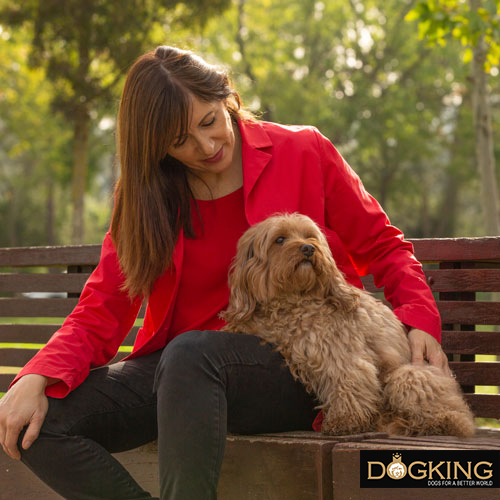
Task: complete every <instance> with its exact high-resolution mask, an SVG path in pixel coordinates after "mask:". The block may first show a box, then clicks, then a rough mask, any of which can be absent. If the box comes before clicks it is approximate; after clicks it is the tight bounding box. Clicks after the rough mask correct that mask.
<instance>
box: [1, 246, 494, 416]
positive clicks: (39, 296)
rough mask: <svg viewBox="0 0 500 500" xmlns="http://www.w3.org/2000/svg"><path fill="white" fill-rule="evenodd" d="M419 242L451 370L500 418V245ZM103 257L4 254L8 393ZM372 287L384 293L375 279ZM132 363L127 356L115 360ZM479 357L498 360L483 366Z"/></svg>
mask: <svg viewBox="0 0 500 500" xmlns="http://www.w3.org/2000/svg"><path fill="white" fill-rule="evenodd" d="M412 242H413V244H414V247H415V254H416V256H417V258H418V259H419V260H420V261H421V262H422V263H423V264H424V268H425V272H426V276H427V279H428V283H429V285H430V286H431V289H432V290H433V292H435V295H436V300H437V304H438V307H439V310H440V312H441V316H442V323H443V336H442V345H443V349H444V350H445V352H446V353H447V354H448V355H449V359H450V366H451V368H452V370H453V371H454V372H455V374H456V376H457V380H458V381H459V382H460V384H461V385H462V387H463V389H464V392H465V393H466V397H467V399H468V401H469V403H470V405H471V407H472V409H473V411H474V413H475V415H476V416H478V417H488V418H500V394H498V390H499V386H500V363H499V362H498V361H497V359H496V356H498V355H500V326H499V325H500V237H495V238H459V239H448V238H445V239H420V240H412ZM99 252H100V247H99V246H98V245H82V246H65V247H33V248H4V249H0V270H1V269H2V268H3V269H4V271H5V272H2V273H1V274H0V318H3V320H4V321H3V323H0V392H4V391H5V390H6V388H7V387H8V384H9V383H10V381H11V380H12V379H13V377H14V375H15V373H16V372H17V371H18V370H19V368H20V367H21V366H23V365H24V364H25V363H26V362H27V361H28V360H29V359H30V358H31V357H32V356H33V355H34V354H35V353H36V352H37V351H38V349H39V348H40V347H41V344H44V343H45V342H47V340H48V339H49V338H50V336H51V335H52V333H53V332H54V331H55V330H56V329H57V324H60V323H61V322H62V320H63V319H64V317H66V316H67V315H68V314H69V313H70V312H71V311H72V309H73V307H74V306H75V304H76V303H77V301H78V296H79V293H80V291H81V289H82V287H83V285H84V283H85V281H86V279H87V278H88V276H89V274H90V272H91V271H92V269H93V268H94V267H95V265H96V264H97V262H98V260H99ZM364 283H365V287H366V288H367V289H368V290H370V291H373V292H376V290H375V288H374V286H373V284H372V282H370V279H369V278H367V279H364ZM51 294H54V295H55V296H51ZM10 318H12V319H13V320H12V321H10ZM14 318H15V321H21V322H20V323H16V322H14ZM54 318H58V320H56V321H54ZM30 321H31V323H30ZM33 322H34V323H33ZM137 328H138V327H137V326H136V327H134V328H133V329H132V331H131V332H130V333H129V335H128V336H127V338H126V339H125V342H124V344H123V346H124V347H123V349H122V351H127V350H130V346H132V345H133V341H134V338H135V334H136V332H137ZM124 355H125V352H120V353H119V354H118V355H117V357H116V358H115V359H120V358H121V357H123V356H124ZM476 355H491V356H492V358H491V359H490V360H489V361H485V360H484V359H480V360H478V359H477V356H476ZM477 386H490V387H489V389H488V390H489V391H490V392H492V393H490V394H479V393H475V388H476V387H477ZM491 386H492V387H491ZM478 392H479V391H478Z"/></svg>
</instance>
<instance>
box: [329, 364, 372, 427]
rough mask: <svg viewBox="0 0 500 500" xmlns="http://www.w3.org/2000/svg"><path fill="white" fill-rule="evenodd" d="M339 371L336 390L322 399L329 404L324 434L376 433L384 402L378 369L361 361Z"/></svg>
mask: <svg viewBox="0 0 500 500" xmlns="http://www.w3.org/2000/svg"><path fill="white" fill-rule="evenodd" d="M335 368H336V369H335V372H336V373H335V377H334V379H335V381H334V383H335V387H332V388H331V389H330V390H328V389H327V390H325V391H324V394H323V397H321V396H320V400H321V401H325V403H324V405H323V413H324V418H323V424H322V428H321V431H322V432H323V433H325V434H332V435H347V434H359V433H362V432H370V431H374V430H376V428H377V422H378V420H379V417H380V405H381V400H382V398H381V394H382V388H381V384H380V382H379V379H378V370H377V367H376V366H375V365H374V364H372V363H371V362H369V361H367V360H363V359H359V358H358V359H356V360H355V362H354V366H353V365H350V366H348V367H345V369H342V368H343V367H338V366H337V367H335Z"/></svg>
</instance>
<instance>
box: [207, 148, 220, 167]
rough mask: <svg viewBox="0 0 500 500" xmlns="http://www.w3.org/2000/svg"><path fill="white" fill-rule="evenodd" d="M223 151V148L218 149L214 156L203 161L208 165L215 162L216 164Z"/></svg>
mask: <svg viewBox="0 0 500 500" xmlns="http://www.w3.org/2000/svg"><path fill="white" fill-rule="evenodd" d="M223 150H224V147H221V148H220V149H219V151H218V152H217V153H215V155H214V156H212V157H211V158H206V159H205V160H203V161H206V162H208V163H216V162H218V161H219V160H220V159H221V158H222V155H223V154H224V151H223Z"/></svg>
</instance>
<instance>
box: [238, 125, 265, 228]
mask: <svg viewBox="0 0 500 500" xmlns="http://www.w3.org/2000/svg"><path fill="white" fill-rule="evenodd" d="M238 125H239V127H240V133H241V155H242V164H243V193H244V198H245V214H246V217H247V221H248V223H249V224H250V225H251V224H254V223H255V222H257V221H256V220H254V219H255V217H253V216H252V214H251V212H252V211H251V210H249V209H248V206H249V202H248V199H249V197H250V194H251V192H252V190H253V188H254V186H255V184H256V183H257V180H258V179H259V177H260V176H261V174H262V172H263V170H264V169H265V167H266V165H267V164H268V163H269V161H270V160H271V158H272V153H271V152H270V151H269V149H270V148H271V147H272V145H273V143H272V142H271V139H270V137H269V136H268V134H267V132H266V131H265V130H264V129H263V127H262V126H261V125H260V123H259V122H256V123H254V122H245V121H240V122H238Z"/></svg>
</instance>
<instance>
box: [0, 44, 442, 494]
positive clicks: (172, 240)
mask: <svg viewBox="0 0 500 500" xmlns="http://www.w3.org/2000/svg"><path fill="white" fill-rule="evenodd" d="M118 151H119V157H120V165H121V176H120V180H119V182H118V184H117V188H116V198H115V210H114V213H113V218H112V223H111V230H110V232H108V233H107V234H106V237H105V239H104V243H103V246H102V254H101V259H100V262H99V265H98V267H97V268H96V270H95V271H94V273H93V274H92V276H91V277H90V279H89V280H88V282H87V284H86V285H85V288H84V290H83V293H82V295H81V298H80V301H79V304H78V305H77V306H76V308H75V310H74V311H73V312H72V313H71V315H70V316H69V317H68V318H67V319H66V321H65V322H64V324H63V325H62V327H61V328H60V329H59V330H58V331H57V332H56V334H55V335H54V336H53V337H52V339H51V340H50V342H49V343H48V344H47V346H46V347H44V348H43V349H42V350H41V351H40V353H39V354H38V355H37V356H35V358H34V359H33V360H32V361H30V362H29V363H28V364H27V365H26V367H25V368H24V369H23V370H22V371H21V373H20V374H19V375H18V377H17V378H16V380H15V381H14V383H13V386H12V387H11V389H10V390H9V391H8V392H7V394H6V395H5V396H4V398H3V399H2V400H1V403H0V442H1V444H2V447H3V448H4V450H5V451H6V453H8V454H9V455H10V456H11V457H13V458H21V459H22V460H23V462H25V463H26V464H27V465H28V466H29V467H30V468H31V469H32V470H33V471H34V472H35V473H36V474H37V475H38V476H39V477H40V478H41V479H42V480H44V481H45V482H46V483H47V484H49V485H50V486H51V487H52V488H53V489H54V490H56V491H57V492H59V493H60V494H61V495H62V496H64V497H66V498H70V499H83V498H85V499H88V498H92V499H98V498H102V499H104V498H106V499H111V498H116V499H120V500H124V499H138V498H151V497H150V495H149V493H147V492H145V491H143V490H142V489H141V488H140V487H139V486H138V485H137V484H136V483H135V481H134V480H133V479H132V478H131V477H130V475H129V474H128V473H127V472H126V471H125V469H124V468H123V467H122V466H121V465H120V464H119V463H118V462H116V461H115V460H114V459H113V458H112V456H111V455H110V453H111V452H117V451H122V450H126V449H130V448H133V447H136V446H139V445H141V444H143V443H147V442H149V441H152V440H154V439H156V438H158V446H159V464H160V480H161V498H162V499H175V500H179V499H190V500H193V499H212V498H216V488H217V480H218V476H219V472H220V466H221V462H222V458H223V454H224V445H225V438H226V430H229V431H231V432H235V433H258V432H259V433H260V432H274V431H286V430H291V429H310V428H311V426H312V425H313V421H314V419H315V417H316V413H317V412H316V411H315V410H314V406H315V404H316V401H315V399H314V396H313V395H310V394H308V393H307V392H306V391H305V389H304V388H303V387H302V386H301V385H300V384H299V383H297V382H295V381H294V380H293V378H292V376H291V375H290V373H289V371H288V369H287V368H286V367H285V366H283V362H282V359H281V358H280V356H279V355H278V354H277V353H276V352H273V351H272V349H270V348H269V346H262V345H260V343H259V341H258V339H257V338H253V337H251V336H245V335H238V334H233V333H226V332H216V331H217V330H218V329H219V328H220V327H221V326H222V324H223V323H222V320H221V319H220V318H219V316H218V314H219V312H220V311H221V310H223V309H224V308H225V307H226V305H227V300H228V294H229V291H228V288H227V284H226V281H227V270H228V267H229V264H230V261H231V259H232V257H233V256H234V254H235V250H236V242H237V240H238V238H239V237H240V236H241V234H242V233H243V232H244V231H245V230H246V229H247V228H248V227H249V226H250V225H252V224H254V223H256V222H258V221H260V220H262V219H264V218H266V217H268V216H269V215H271V214H273V213H276V212H296V211H297V212H302V213H304V214H306V215H309V216H310V217H312V218H313V219H314V220H315V221H316V222H317V223H318V224H320V225H321V226H322V228H323V229H324V231H325V233H326V235H327V238H328V241H329V244H330V246H331V249H332V253H333V255H334V257H335V259H336V261H337V264H338V265H339V267H340V268H341V269H342V271H343V272H344V273H345V275H346V277H347V279H348V280H349V281H350V282H351V283H354V284H357V285H358V286H361V282H360V279H359V276H362V275H365V274H369V273H371V274H373V275H374V277H375V281H376V283H377V284H378V285H381V286H384V287H385V293H386V297H387V299H388V300H389V301H390V302H391V303H392V305H393V306H394V312H395V313H396V315H397V316H398V317H399V318H400V319H401V320H402V321H403V323H405V324H406V325H407V326H408V330H409V333H408V338H409V342H410V344H411V349H412V353H413V362H415V363H424V360H426V361H428V362H430V363H431V364H434V365H436V366H440V367H441V368H442V369H443V370H445V371H447V370H448V367H447V360H446V356H445V355H444V353H443V351H442V350H441V348H440V346H439V343H438V341H437V340H439V335H440V320H439V314H438V312H437V309H436V306H435V303H434V301H433V298H432V294H431V292H430V290H429V289H428V287H427V285H426V283H425V279H424V275H423V273H422V270H421V266H420V264H419V263H418V262H417V261H416V260H415V258H414V257H413V254H412V247H411V245H410V244H409V243H407V242H405V241H404V240H403V237H402V233H401V232H400V231H399V230H397V229H396V228H394V227H393V226H391V225H390V224H389V221H388V220H387V217H386V215H385V214H384V212H383V211H382V209H381V208H380V206H379V205H378V203H377V202H376V201H375V200H374V199H373V198H372V197H371V196H370V195H369V194H368V193H367V192H366V191H365V190H364V188H363V186H362V184H361V182H360V180H359V178H358V177H357V176H356V174H355V173H354V172H353V171H352V170H351V169H350V167H349V166H348V165H347V163H346V162H345V161H344V160H343V159H342V157H341V156H340V155H339V153H338V152H337V151H336V150H335V148H334V147H333V146H332V145H331V143H330V142H329V141H328V140H327V139H326V138H324V137H323V136H322V135H321V134H320V133H319V132H318V131H317V130H316V129H314V128H312V127H285V126H281V125H277V124H272V123H264V122H258V121H256V120H254V119H252V118H251V117H250V116H249V115H248V114H247V113H245V112H244V111H243V110H242V109H241V107H240V100H239V96H238V94H237V92H236V91H235V90H234V89H233V88H232V87H231V85H230V82H229V78H228V76H227V74H226V72H224V71H221V70H220V69H217V68H215V67H213V66H211V65H208V64H206V63H205V62H204V61H203V60H202V59H200V58H199V57H196V56H195V55H193V54H192V53H190V52H185V51H181V50H178V49H175V48H171V47H166V46H162V47H158V48H157V49H156V50H155V51H153V52H150V53H147V54H145V55H144V56H142V57H140V58H139V59H138V60H137V61H136V63H135V64H134V65H133V67H132V68H131V70H130V72H129V74H128V76H127V80H126V83H125V87H124V90H123V95H122V98H121V102H120V110H119V115H118ZM143 299H147V300H148V307H147V310H146V315H145V319H144V326H143V327H142V328H141V329H140V331H139V333H138V335H137V339H136V342H135V345H134V350H133V353H132V354H131V355H130V356H128V358H126V361H125V362H122V363H118V364H115V365H112V366H109V367H101V368H98V369H92V368H94V367H98V366H101V365H104V364H105V363H107V362H108V361H109V360H110V359H112V357H113V356H114V355H115V353H116V351H117V348H118V346H119V345H120V344H121V342H122V340H123V338H124V337H125V335H126V334H127V333H128V331H129V330H130V328H131V327H132V325H133V322H134V320H135V318H136V316H137V313H138V311H139V308H140V305H141V303H142V301H143ZM181 334H182V335H181ZM91 369H92V370H91ZM47 396H49V398H48V399H47ZM317 424H318V422H316V427H317Z"/></svg>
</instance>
